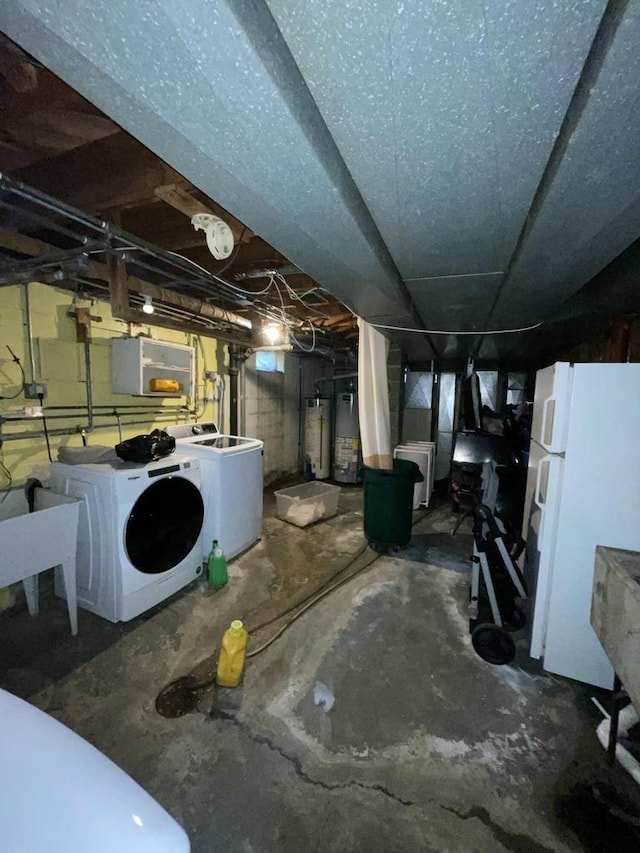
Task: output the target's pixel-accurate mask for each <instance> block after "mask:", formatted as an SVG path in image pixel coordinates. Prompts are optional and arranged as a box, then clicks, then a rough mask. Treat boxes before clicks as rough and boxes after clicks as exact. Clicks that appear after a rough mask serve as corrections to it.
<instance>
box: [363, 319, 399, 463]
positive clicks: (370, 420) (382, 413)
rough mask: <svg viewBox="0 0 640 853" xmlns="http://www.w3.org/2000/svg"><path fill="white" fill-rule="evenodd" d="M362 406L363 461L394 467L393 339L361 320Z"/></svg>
mask: <svg viewBox="0 0 640 853" xmlns="http://www.w3.org/2000/svg"><path fill="white" fill-rule="evenodd" d="M358 326H359V327H360V338H359V347H358V409H359V415H360V437H361V439H362V461H363V462H364V464H365V465H368V466H369V467H370V468H393V456H392V455H391V419H390V416H389V386H388V384H387V354H388V352H389V341H388V340H387V339H386V338H385V337H384V335H381V334H380V332H379V331H378V330H377V329H374V327H373V326H370V325H369V323H367V322H366V321H365V320H362V319H358Z"/></svg>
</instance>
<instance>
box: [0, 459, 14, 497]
mask: <svg viewBox="0 0 640 853" xmlns="http://www.w3.org/2000/svg"><path fill="white" fill-rule="evenodd" d="M0 469H2V473H3V474H4V476H5V477H6V478H7V485H6V486H5V487H4V495H3V496H2V500H0V503H4V502H5V500H6V499H7V496H8V494H9V492H10V491H11V486H12V484H13V477H12V475H11V471H10V470H9V469H8V468H7V466H6V465H5V464H4V460H3V459H0Z"/></svg>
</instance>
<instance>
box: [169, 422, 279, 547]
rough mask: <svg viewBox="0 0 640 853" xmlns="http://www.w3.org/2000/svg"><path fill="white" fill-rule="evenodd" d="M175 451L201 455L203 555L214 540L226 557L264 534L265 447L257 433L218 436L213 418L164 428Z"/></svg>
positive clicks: (199, 456)
mask: <svg viewBox="0 0 640 853" xmlns="http://www.w3.org/2000/svg"><path fill="white" fill-rule="evenodd" d="M167 432H168V433H169V434H170V435H172V436H173V437H174V438H175V439H176V445H177V447H178V449H179V450H181V451H182V452H184V453H188V454H190V455H193V456H197V457H198V459H199V460H200V466H201V469H202V493H203V496H204V526H203V532H202V555H203V558H204V559H206V558H207V557H208V556H209V551H210V550H211V543H212V541H213V540H214V539H217V540H218V542H219V543H220V547H221V548H222V551H223V553H224V555H225V557H226V558H227V559H228V560H230V559H232V558H233V557H235V556H237V555H238V554H240V553H241V552H242V551H246V550H247V548H249V547H251V545H253V543H254V542H256V541H257V540H258V539H259V538H260V535H261V533H262V488H263V480H264V475H263V459H262V456H263V450H262V449H263V447H264V442H262V441H260V439H257V438H246V437H244V436H239V435H221V434H220V433H219V432H218V431H217V429H216V425H215V424H213V423H201V424H199V423H189V424H178V425H176V426H169V427H167Z"/></svg>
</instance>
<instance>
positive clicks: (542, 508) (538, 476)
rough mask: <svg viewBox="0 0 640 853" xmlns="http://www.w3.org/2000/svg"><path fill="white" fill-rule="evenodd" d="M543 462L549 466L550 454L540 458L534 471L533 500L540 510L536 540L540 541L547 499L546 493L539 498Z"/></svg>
mask: <svg viewBox="0 0 640 853" xmlns="http://www.w3.org/2000/svg"><path fill="white" fill-rule="evenodd" d="M545 464H546V465H547V466H549V464H550V456H549V455H547V456H543V457H542V459H541V460H540V463H539V465H538V471H537V473H536V490H535V492H534V493H533V502H534V504H535V505H536V506H537V507H538V509H539V510H540V528H539V530H538V542H540V541H541V540H542V533H543V528H544V517H545V506H546V500H547V496H546V495H545V496H544V498H545V499H544V500H541V496H540V487H541V485H542V466H543V465H545ZM547 480H548V477H547Z"/></svg>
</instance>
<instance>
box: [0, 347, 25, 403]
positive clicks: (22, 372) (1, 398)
mask: <svg viewBox="0 0 640 853" xmlns="http://www.w3.org/2000/svg"><path fill="white" fill-rule="evenodd" d="M6 347H7V349H8V350H9V352H10V353H11V359H12V361H15V363H16V364H17V365H18V367H19V368H20V373H21V374H22V384H21V385H20V387H19V388H18V390H17V391H16V393H15V394H11V396H9V397H0V400H15V399H16V397H19V396H20V394H22V393H23V391H24V383H25V381H26V379H25V375H24V368H23V366H22V365H21V364H20V359H19V358H18V356H17V355H16V354H15V352H14V351H13V350H12V349H11V347H10V346H9V344H6Z"/></svg>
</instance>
